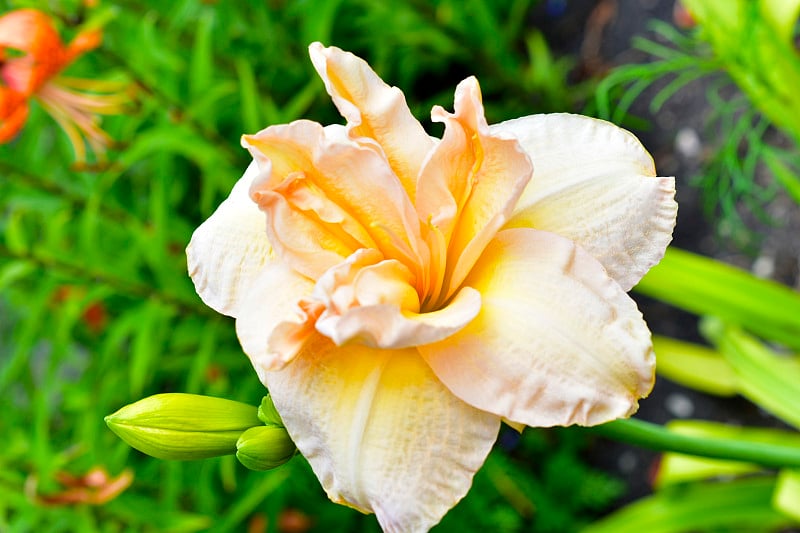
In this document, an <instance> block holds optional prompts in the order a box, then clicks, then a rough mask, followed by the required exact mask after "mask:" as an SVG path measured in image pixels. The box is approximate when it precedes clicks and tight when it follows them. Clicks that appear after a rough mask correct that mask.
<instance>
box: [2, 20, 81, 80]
mask: <svg viewBox="0 0 800 533" xmlns="http://www.w3.org/2000/svg"><path fill="white" fill-rule="evenodd" d="M5 48H13V49H15V50H18V51H20V52H23V53H25V55H24V56H21V57H17V58H13V59H6V61H5V62H4V63H3V65H2V66H1V67H0V77H2V79H3V81H4V82H5V84H6V85H8V86H9V87H11V88H12V89H15V90H17V91H19V92H21V93H22V94H25V95H31V94H32V93H34V92H35V91H36V90H38V88H39V87H40V86H41V85H42V84H44V83H45V82H46V81H47V80H48V79H50V78H51V77H53V76H54V75H55V74H57V73H58V72H59V71H60V70H61V69H62V68H63V67H64V65H65V61H66V50H65V48H64V45H63V44H62V42H61V38H60V37H59V36H58V33H57V32H56V30H55V28H54V27H53V23H52V21H51V20H50V17H48V16H47V15H45V14H44V13H42V12H41V11H38V10H36V9H18V10H15V11H11V12H10V13H6V14H5V15H3V16H2V17H0V50H3V49H5Z"/></svg>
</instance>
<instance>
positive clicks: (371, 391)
mask: <svg viewBox="0 0 800 533" xmlns="http://www.w3.org/2000/svg"><path fill="white" fill-rule="evenodd" d="M266 385H267V387H268V388H269V390H270V393H271V395H272V398H273V400H274V402H275V406H276V408H277V409H278V411H279V412H280V414H281V417H282V419H283V422H284V424H285V425H286V429H287V430H288V432H289V435H290V436H291V437H292V440H294V442H295V444H297V447H298V449H299V450H300V452H301V453H302V454H303V455H304V456H305V458H306V459H307V460H308V462H309V463H310V464H311V467H312V468H313V470H314V472H315V474H316V475H317V477H318V478H319V480H320V482H321V483H322V486H323V487H324V488H325V491H326V492H327V494H328V496H329V497H330V498H331V500H333V501H335V502H337V503H343V504H345V505H348V506H351V507H355V508H356V509H359V510H361V511H363V512H374V513H375V514H376V516H377V518H378V521H379V523H380V525H381V527H382V528H383V530H384V531H386V532H405V531H427V530H428V529H429V528H431V527H432V526H434V525H435V524H436V523H438V522H439V520H440V519H441V518H442V516H443V515H444V514H445V513H446V512H447V511H448V510H449V509H450V508H451V507H453V506H454V505H455V504H456V502H458V501H459V500H460V499H461V498H462V497H463V496H464V495H465V494H466V493H467V491H468V490H469V487H470V485H471V483H472V477H473V475H474V473H475V471H476V470H477V469H478V468H480V466H481V465H482V464H483V462H484V460H485V458H486V455H487V454H488V453H489V451H490V450H491V448H492V445H493V443H494V441H495V439H496V437H497V432H498V429H499V426H500V419H499V417H497V416H494V415H491V414H489V413H485V412H483V411H480V410H478V409H475V408H473V407H470V406H469V405H467V404H466V403H464V402H462V401H461V400H459V399H458V398H456V397H455V396H453V395H452V394H451V393H450V392H449V391H448V390H447V389H446V388H445V387H444V386H442V384H441V383H440V382H439V381H438V380H437V379H436V377H435V376H434V375H433V374H432V372H431V370H430V368H428V366H427V365H426V364H425V363H424V362H423V361H422V359H421V358H420V357H419V354H418V353H417V352H416V350H413V349H406V350H376V349H372V348H368V347H366V346H363V345H349V346H345V347H340V348H337V347H335V346H334V345H333V344H332V343H331V342H330V341H329V340H328V339H325V338H324V337H322V336H321V335H318V336H317V337H316V338H315V339H314V340H313V341H311V343H310V344H309V345H308V347H307V348H306V350H305V351H304V352H303V353H301V354H300V355H299V356H298V357H297V358H296V359H295V360H294V361H293V362H292V363H291V364H290V365H288V366H286V367H285V368H284V369H283V370H281V371H279V372H268V373H266Z"/></svg>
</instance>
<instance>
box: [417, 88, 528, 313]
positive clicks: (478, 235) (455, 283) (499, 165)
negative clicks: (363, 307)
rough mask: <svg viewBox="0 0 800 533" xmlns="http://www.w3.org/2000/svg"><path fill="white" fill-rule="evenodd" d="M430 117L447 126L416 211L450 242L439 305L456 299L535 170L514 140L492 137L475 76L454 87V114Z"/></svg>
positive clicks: (430, 163) (426, 168)
mask: <svg viewBox="0 0 800 533" xmlns="http://www.w3.org/2000/svg"><path fill="white" fill-rule="evenodd" d="M431 117H432V119H433V120H434V121H435V122H443V123H444V124H445V133H444V137H443V138H442V141H441V142H440V143H439V144H438V145H437V146H436V148H435V149H434V151H433V152H432V154H431V156H430V158H429V159H428V160H427V161H426V163H425V166H424V167H423V170H422V173H421V174H420V180H419V184H418V188H419V195H418V198H417V212H418V214H419V217H420V219H422V220H424V221H428V220H429V221H430V223H431V224H432V225H434V226H436V227H437V228H439V230H440V231H441V232H442V233H443V235H444V238H445V239H446V240H447V241H448V249H447V254H446V255H447V271H446V273H445V274H444V280H443V282H442V285H443V286H441V287H438V289H441V294H437V295H435V296H433V298H432V300H433V301H434V302H436V301H441V300H446V299H447V298H449V297H450V296H452V294H453V293H454V292H455V291H456V290H457V289H458V287H459V286H460V284H461V282H462V281H463V279H464V277H465V276H466V275H467V272H469V269H470V268H472V265H473V264H474V263H475V261H476V260H477V259H478V256H479V255H480V253H481V251H482V250H483V247H484V246H486V244H487V243H488V242H489V240H490V239H491V238H492V237H493V236H494V234H495V233H496V232H497V231H498V230H499V229H500V228H501V227H502V226H503V224H505V222H506V221H507V220H508V218H509V216H510V215H511V212H512V210H513V209H514V206H515V204H516V202H517V200H518V198H519V196H520V195H521V194H522V191H523V190H524V188H525V185H526V184H527V183H528V181H529V180H530V178H531V172H532V166H531V162H530V159H529V158H528V156H527V154H526V153H525V152H524V151H523V150H522V149H521V148H520V146H519V144H518V143H517V141H516V140H515V139H513V138H509V137H507V136H503V135H499V134H492V133H490V130H489V126H488V125H487V123H486V119H485V118H484V116H483V104H482V102H481V93H480V87H479V86H478V81H477V80H476V79H475V78H474V77H471V78H467V79H466V80H464V81H463V82H461V83H460V84H459V85H458V87H457V88H456V94H455V112H454V113H453V114H450V113H448V112H446V111H445V110H444V109H442V108H441V107H435V108H434V109H433V112H432V113H431Z"/></svg>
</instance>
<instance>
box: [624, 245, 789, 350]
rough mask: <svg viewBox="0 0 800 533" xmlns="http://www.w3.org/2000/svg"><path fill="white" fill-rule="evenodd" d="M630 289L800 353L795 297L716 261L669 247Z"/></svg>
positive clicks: (772, 284) (782, 287)
mask: <svg viewBox="0 0 800 533" xmlns="http://www.w3.org/2000/svg"><path fill="white" fill-rule="evenodd" d="M634 290H635V291H636V292H639V293H642V294H646V295H647V296H651V297H653V298H657V299H659V300H662V301H664V302H667V303H670V304H672V305H675V306H677V307H680V308H682V309H685V310H687V311H690V312H692V313H696V314H699V315H715V316H719V317H720V318H723V319H724V320H726V321H728V322H731V323H734V324H738V325H741V326H742V327H745V328H747V330H748V331H751V332H753V333H755V334H757V335H760V336H762V337H764V338H767V339H770V340H774V341H777V342H781V343H784V344H786V345H787V346H789V347H792V348H795V349H800V294H798V293H797V292H795V291H793V290H791V289H790V288H788V287H785V286H783V285H780V284H778V283H775V282H772V281H768V280H763V279H759V278H757V277H755V276H753V275H752V274H750V273H748V272H745V271H744V270H740V269H738V268H735V267H732V266H730V265H726V264H725V263H722V262H720V261H715V260H713V259H709V258H706V257H702V256H699V255H696V254H692V253H690V252H686V251H683V250H679V249H677V248H669V249H667V253H666V255H665V256H664V259H663V260H662V261H661V262H660V263H659V264H658V265H656V266H654V267H653V268H652V269H650V272H648V273H647V275H646V276H645V277H644V278H642V280H641V281H640V282H639V284H638V285H637V286H636V287H635V289H634Z"/></svg>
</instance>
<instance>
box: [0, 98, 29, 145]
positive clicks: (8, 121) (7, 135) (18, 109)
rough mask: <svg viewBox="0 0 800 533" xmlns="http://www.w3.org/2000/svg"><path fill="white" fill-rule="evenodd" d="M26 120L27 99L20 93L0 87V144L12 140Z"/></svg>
mask: <svg viewBox="0 0 800 533" xmlns="http://www.w3.org/2000/svg"><path fill="white" fill-rule="evenodd" d="M27 119H28V102H27V99H26V98H25V97H24V96H23V95H22V94H21V93H18V92H17V91H15V90H13V89H11V88H9V87H4V86H2V85H0V143H6V142H8V141H10V140H11V139H13V138H14V137H15V136H16V134H17V133H18V132H19V130H21V129H22V126H24V125H25V121H26V120H27Z"/></svg>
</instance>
